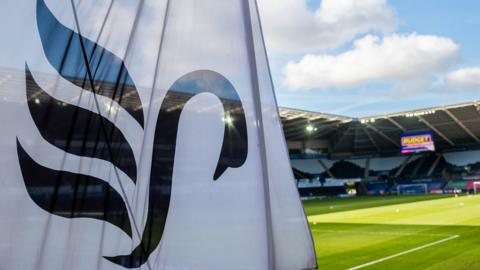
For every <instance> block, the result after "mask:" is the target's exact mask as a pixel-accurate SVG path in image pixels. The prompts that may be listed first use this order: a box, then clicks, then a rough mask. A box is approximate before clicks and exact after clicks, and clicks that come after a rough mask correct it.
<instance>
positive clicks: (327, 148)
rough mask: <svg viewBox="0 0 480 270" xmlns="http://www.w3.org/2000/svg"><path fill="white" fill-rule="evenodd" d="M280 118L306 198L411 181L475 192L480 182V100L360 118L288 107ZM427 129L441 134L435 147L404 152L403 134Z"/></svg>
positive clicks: (382, 190)
mask: <svg viewBox="0 0 480 270" xmlns="http://www.w3.org/2000/svg"><path fill="white" fill-rule="evenodd" d="M280 115H281V117H282V122H283V127H284V132H285V136H286V139H287V145H288V147H289V151H290V154H291V163H292V167H293V168H294V173H295V177H296V178H297V180H299V188H300V194H301V195H302V196H310V195H311V194H313V196H330V195H339V194H346V193H348V192H349V186H352V185H355V187H356V188H355V190H356V193H357V194H370V195H373V194H387V193H396V192H397V189H398V187H399V186H400V187H401V188H406V187H408V186H409V185H411V186H412V190H413V189H414V188H413V187H415V188H417V189H418V190H421V191H418V192H425V188H423V187H424V186H426V187H427V188H428V192H431V193H441V192H471V190H472V189H473V182H474V181H480V103H478V102H469V103H463V104H456V105H449V106H443V107H437V108H426V109H419V110H413V111H407V112H400V113H393V114H388V115H381V116H372V117H364V118H359V119H358V118H351V117H346V116H340V115H332V114H325V113H316V112H309V111H302V110H295V109H288V108H281V109H280ZM421 131H425V132H432V133H433V134H434V145H435V151H434V152H424V153H416V154H409V155H402V154H401V151H400V137H401V136H402V134H405V133H409V132H421ZM300 180H301V181H300ZM306 180H308V181H311V183H310V185H308V186H305V185H303V186H300V183H303V182H302V181H306ZM402 185H403V186H402ZM420 187H422V188H420Z"/></svg>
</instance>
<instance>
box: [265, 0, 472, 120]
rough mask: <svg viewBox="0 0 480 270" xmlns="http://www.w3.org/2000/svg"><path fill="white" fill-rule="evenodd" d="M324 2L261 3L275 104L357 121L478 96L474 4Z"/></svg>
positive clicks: (452, 0)
mask: <svg viewBox="0 0 480 270" xmlns="http://www.w3.org/2000/svg"><path fill="white" fill-rule="evenodd" d="M322 1H323V2H320V1H319V0H307V1H304V0H277V1H274V0H261V1H260V10H261V15H262V20H263V24H264V34H265V37H266V43H267V48H268V51H269V57H270V65H271V68H272V73H273V74H272V75H273V79H274V84H275V88H276V94H277V99H278V102H279V105H280V106H285V107H292V108H298V109H305V110H312V111H320V112H327V113H334V114H342V115H348V116H354V117H361V116H367V115H377V114H384V113H391V112H398V111H403V110H411V109H419V108H424V107H430V106H441V105H446V104H452V103H460V102H466V101H472V100H477V99H480V15H479V13H478V11H479V10H480V1H475V0H422V1H418V0H390V1H387V0H362V1H358V0H357V1H355V0H322ZM269 2H270V5H277V6H276V8H275V9H272V10H273V11H272V10H271V8H269ZM282 5H283V6H282ZM287 11H288V12H291V14H292V15H291V16H290V18H288V19H286V18H285V16H281V13H282V12H287ZM332 14H333V15H332ZM282 20H283V21H282ZM289 20H290V21H289ZM291 40H296V41H297V42H292V43H291V44H290V41H291ZM305 44H308V45H305Z"/></svg>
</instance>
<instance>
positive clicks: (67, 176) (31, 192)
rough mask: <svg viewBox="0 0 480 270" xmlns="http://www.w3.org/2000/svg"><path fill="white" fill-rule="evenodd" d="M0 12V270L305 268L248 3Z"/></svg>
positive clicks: (288, 173)
mask: <svg viewBox="0 0 480 270" xmlns="http://www.w3.org/2000/svg"><path fill="white" fill-rule="evenodd" d="M2 6H3V7H2V9H1V10H0V24H1V26H0V27H1V28H0V30H1V33H2V36H3V38H2V42H1V44H0V54H1V57H0V95H1V97H0V104H1V105H0V123H1V124H2V127H3V128H2V130H1V132H0V139H1V141H0V153H1V154H0V162H1V166H2V170H0V184H1V188H0V269H2V270H4V269H22V270H23V269H49V270H50V269H54V270H55V269H219V270H225V269H239V270H240V269H242V270H243V269H288V270H291V269H298V270H300V269H313V268H315V267H316V260H315V253H314V249H313V241H312V238H311V235H310V230H309V227H308V223H307V221H306V218H305V214H304V212H303V208H302V205H301V202H300V199H299V196H298V191H297V189H296V185H295V181H294V178H293V173H292V170H291V166H290V163H289V158H288V149H287V147H286V143H285V139H284V136H283V132H282V127H281V121H280V117H279V115H278V109H277V104H276V100H275V96H274V91H273V85H272V81H271V78H270V71H269V65H268V59H267V55H266V50H265V46H264V41H263V35H262V30H261V24H260V18H259V15H258V10H257V6H256V2H255V0H222V1H219V0H202V1H192V0H175V1H169V0H165V1H158V0H139V1H128V0H118V1H109V0H105V1H103V0H102V1H98V0H82V1H77V0H72V1H54V0H16V1H5V2H3V3H2Z"/></svg>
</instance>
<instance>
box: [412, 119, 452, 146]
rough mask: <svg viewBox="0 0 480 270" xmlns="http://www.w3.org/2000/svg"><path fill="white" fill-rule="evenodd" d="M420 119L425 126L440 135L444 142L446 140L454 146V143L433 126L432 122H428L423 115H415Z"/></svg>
mask: <svg viewBox="0 0 480 270" xmlns="http://www.w3.org/2000/svg"><path fill="white" fill-rule="evenodd" d="M417 117H418V119H420V121H422V122H423V123H424V124H425V125H426V126H427V127H429V128H430V129H431V130H433V131H435V133H437V134H438V135H439V136H440V137H442V138H443V139H444V140H445V141H446V142H448V143H449V144H450V145H451V146H455V143H454V142H452V140H450V139H449V138H448V137H447V136H446V135H445V134H443V133H442V132H440V130H438V129H437V128H436V127H434V126H433V125H432V124H430V123H429V122H428V121H427V120H425V118H424V117H423V116H420V115H419V116H417Z"/></svg>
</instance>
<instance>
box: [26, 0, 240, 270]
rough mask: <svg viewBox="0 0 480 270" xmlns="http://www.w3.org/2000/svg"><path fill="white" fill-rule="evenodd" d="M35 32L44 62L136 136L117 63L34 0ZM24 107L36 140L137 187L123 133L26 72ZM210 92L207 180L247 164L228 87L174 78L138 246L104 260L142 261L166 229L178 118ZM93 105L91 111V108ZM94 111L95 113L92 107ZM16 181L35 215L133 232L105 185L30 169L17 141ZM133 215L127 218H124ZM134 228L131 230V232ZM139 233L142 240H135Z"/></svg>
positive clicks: (134, 94) (194, 77)
mask: <svg viewBox="0 0 480 270" xmlns="http://www.w3.org/2000/svg"><path fill="white" fill-rule="evenodd" d="M37 25H38V30H39V33H40V38H41V41H42V45H43V50H44V52H45V55H46V57H47V59H48V61H49V63H50V64H51V65H52V66H53V67H54V68H55V69H56V70H57V71H58V73H59V74H60V75H61V76H62V77H63V78H64V79H66V80H68V81H69V82H70V83H72V84H74V85H76V86H79V87H81V88H82V89H84V90H85V91H91V92H93V96H94V97H95V96H96V95H100V96H103V97H106V98H108V99H109V100H111V102H112V104H113V103H115V104H117V105H118V106H119V107H120V108H122V109H124V110H125V111H126V112H127V113H128V115H130V116H131V117H132V118H133V119H135V122H136V123H138V125H139V126H140V127H141V129H142V130H143V128H144V114H143V108H142V103H141V101H140V96H139V94H138V91H137V89H136V87H135V84H134V83H133V80H132V79H131V77H130V75H129V73H128V70H127V69H126V67H125V65H124V63H123V61H122V60H120V59H119V58H118V57H117V56H115V55H114V54H113V53H111V52H109V51H107V50H106V49H105V48H102V47H101V46H99V45H98V44H97V43H95V42H94V41H91V40H89V39H87V38H85V37H83V36H82V35H81V34H80V33H76V32H74V31H72V30H71V29H69V28H67V27H66V26H64V25H63V24H61V23H60V22H59V21H58V20H57V19H56V18H55V16H54V15H53V14H52V13H51V11H50V10H49V8H48V7H47V6H46V5H45V3H44V0H38V1H37ZM25 77H26V95H27V100H28V108H29V110H30V114H31V116H32V118H33V121H34V123H35V125H36V126H37V128H38V130H39V132H40V134H41V135H42V137H43V139H45V140H46V141H47V142H49V143H50V144H52V145H54V146H55V147H57V148H60V149H61V150H63V151H64V152H66V153H69V154H73V155H76V156H80V157H88V158H96V159H101V160H104V161H108V162H110V163H111V164H112V165H113V166H114V167H115V168H116V170H119V171H120V172H122V173H124V174H125V175H127V176H128V177H129V178H130V179H131V181H133V183H136V180H137V161H136V160H135V157H134V152H133V150H132V148H131V146H130V144H129V143H128V142H127V139H126V138H125V136H124V134H123V133H122V131H121V130H120V129H119V128H118V127H116V126H115V124H114V123H113V122H112V121H111V120H109V118H108V117H104V116H102V115H101V114H100V113H99V112H93V111H90V110H87V109H84V108H81V107H80V106H75V105H72V104H69V103H66V102H62V101H60V100H58V99H56V98H54V97H53V96H51V95H50V94H48V93H47V92H45V91H44V90H43V89H42V88H41V87H40V86H39V84H38V83H37V81H36V80H35V78H34V76H33V74H32V73H31V72H30V69H29V67H28V65H26V66H25ZM201 93H211V94H214V95H216V96H217V97H218V99H219V100H220V101H221V103H222V105H223V109H224V113H225V119H227V117H228V119H229V120H231V119H234V121H225V131H224V136H223V143H222V147H221V151H220V155H219V159H218V163H217V166H216V169H215V171H214V172H213V173H212V179H213V180H217V179H219V178H220V177H221V176H222V174H223V173H224V172H225V171H226V170H227V169H228V168H229V167H230V168H238V167H240V166H242V165H243V164H244V162H245V160H246V158H247V151H248V150H247V148H248V139H247V127H246V120H245V114H244V110H243V105H242V103H241V100H240V97H239V96H238V93H237V92H236V90H235V88H234V87H233V85H232V84H231V83H230V82H229V81H228V80H227V79H226V78H225V77H224V76H222V75H220V74H219V73H216V72H214V71H209V70H197V71H194V72H191V73H188V74H186V75H184V76H182V77H181V78H179V79H178V80H177V81H176V82H175V83H174V84H173V85H172V86H171V87H170V89H169V90H168V92H167V93H166V95H165V98H164V99H163V101H162V104H161V107H160V111H159V113H158V118H157V122H156V126H155V135H154V141H153V153H152V161H151V171H150V185H149V190H148V192H149V194H148V215H147V217H146V222H145V226H144V228H143V233H141V232H140V230H141V228H140V229H139V230H137V232H138V234H139V238H140V239H141V241H140V243H139V244H138V246H137V247H136V248H135V249H134V250H133V251H132V252H131V253H130V254H126V255H119V256H113V257H105V258H106V259H108V260H109V261H111V262H113V263H115V264H117V265H121V266H123V267H125V268H138V267H140V266H142V265H143V264H144V263H146V262H147V260H148V258H149V256H150V254H151V253H152V252H153V251H154V250H155V248H156V247H157V246H158V244H159V242H160V240H161V238H162V234H163V230H164V226H165V223H166V219H167V215H168V210H169V204H170V195H171V186H172V172H173V168H174V160H175V147H176V139H177V131H178V125H179V120H180V115H181V113H182V110H183V108H184V106H185V104H186V103H187V102H188V101H189V100H190V99H191V98H192V97H194V96H195V95H198V94H201ZM97 105H98V104H97ZM97 109H98V108H97ZM17 151H18V158H19V163H20V168H21V171H22V175H23V179H24V182H25V186H26V189H27V192H28V194H29V195H30V197H31V199H32V200H33V201H34V202H35V203H36V204H37V205H38V206H39V207H41V208H42V209H44V210H46V211H48V212H49V213H51V214H54V215H57V216H62V217H65V218H79V217H83V218H92V219H99V220H102V221H106V222H108V223H110V224H113V225H114V226H116V227H118V228H120V229H121V230H122V231H123V232H125V233H126V234H127V235H128V236H129V237H132V234H133V233H134V232H135V230H134V229H136V228H134V227H133V226H132V223H131V221H130V217H129V211H131V208H129V207H128V203H126V202H125V201H124V199H123V198H122V196H121V195H120V193H118V191H117V190H116V189H114V188H112V186H110V185H109V184H108V183H107V182H106V181H104V180H102V179H99V178H96V177H93V176H89V175H83V174H79V173H74V172H69V171H62V170H60V171H57V170H54V169H50V168H47V167H45V166H42V165H40V164H39V163H37V162H36V161H35V160H34V159H33V158H32V157H31V156H29V154H28V153H27V151H26V150H25V149H24V148H23V147H22V145H21V144H20V142H19V140H18V139H17ZM130 215H133V213H130ZM137 229H138V228H137ZM140 234H141V235H140Z"/></svg>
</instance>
